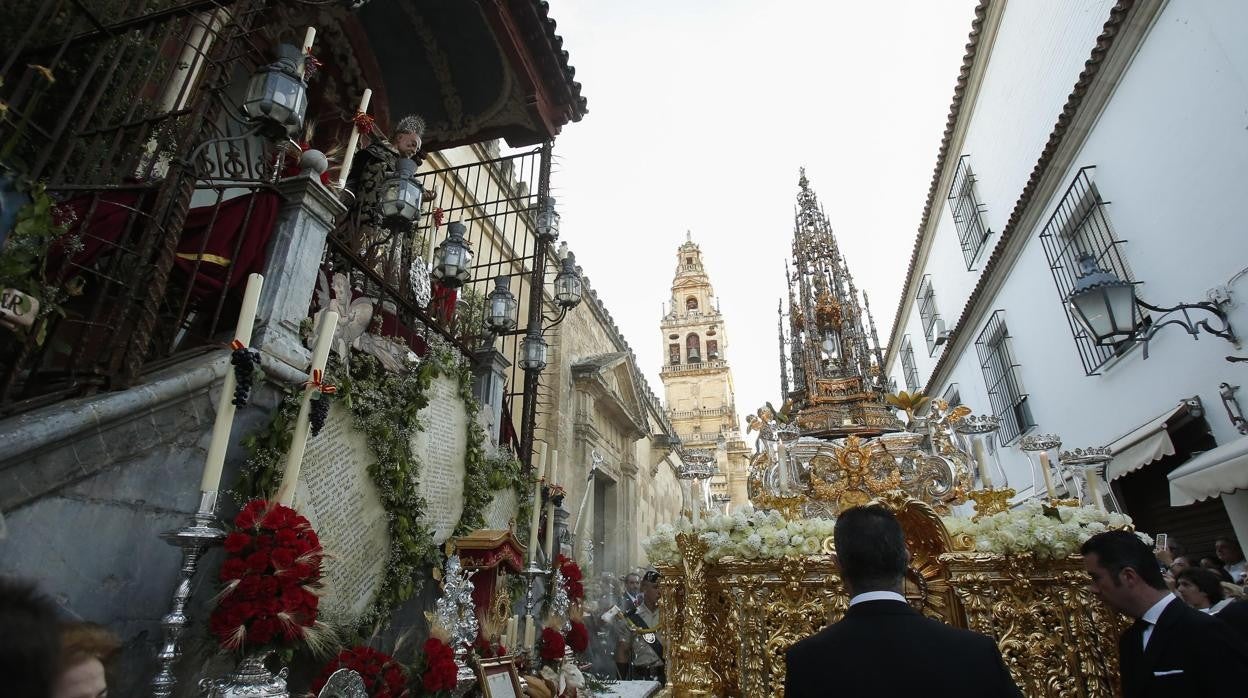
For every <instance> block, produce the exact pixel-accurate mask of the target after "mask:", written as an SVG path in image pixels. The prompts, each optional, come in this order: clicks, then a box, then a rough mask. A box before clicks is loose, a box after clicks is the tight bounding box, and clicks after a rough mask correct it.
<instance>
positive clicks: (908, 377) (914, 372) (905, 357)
mask: <svg viewBox="0 0 1248 698" xmlns="http://www.w3.org/2000/svg"><path fill="white" fill-rule="evenodd" d="M899 356H900V357H901V372H902V374H904V375H903V377H904V378H905V381H906V390H908V391H910V392H912V393H913V392H914V391H916V390H918V389H919V369H918V367H917V366H915V365H914V347H913V346H911V345H910V335H906V336H905V337H902V339H901V352H900V354H899Z"/></svg>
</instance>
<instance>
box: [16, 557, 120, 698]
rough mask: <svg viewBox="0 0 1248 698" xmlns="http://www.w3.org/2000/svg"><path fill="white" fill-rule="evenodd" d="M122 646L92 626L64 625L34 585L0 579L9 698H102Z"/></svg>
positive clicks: (90, 624)
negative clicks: (110, 663) (107, 669)
mask: <svg viewBox="0 0 1248 698" xmlns="http://www.w3.org/2000/svg"><path fill="white" fill-rule="evenodd" d="M120 647H121V645H120V643H119V642H118V641H117V638H116V637H114V636H113V634H112V633H110V632H108V631H107V630H105V629H104V628H102V627H100V626H99V625H96V624H94V623H85V622H78V621H75V622H64V621H61V620H60V619H59V616H58V613H57V608H56V604H54V603H53V602H52V601H51V600H50V599H48V598H47V597H46V596H44V595H42V594H40V593H39V592H38V591H37V590H36V589H35V587H34V586H32V585H29V584H25V583H21V582H18V581H15V580H10V579H6V578H4V577H0V676H3V677H4V678H3V679H2V681H3V685H4V690H3V691H0V693H2V694H3V695H5V696H7V697H9V698H104V697H105V696H107V695H108V685H107V680H106V678H105V666H106V665H107V663H108V660H109V659H110V658H111V657H112V656H113V655H114V654H116V653H117V650H118V649H120Z"/></svg>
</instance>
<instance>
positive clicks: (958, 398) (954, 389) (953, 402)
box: [940, 383, 962, 407]
mask: <svg viewBox="0 0 1248 698" xmlns="http://www.w3.org/2000/svg"><path fill="white" fill-rule="evenodd" d="M940 397H941V399H943V400H944V401H945V402H947V403H949V406H950V407H957V406H958V405H961V404H962V389H961V388H959V387H958V384H957V383H950V384H949V387H948V388H945V392H944V394H943V395H941V396H940Z"/></svg>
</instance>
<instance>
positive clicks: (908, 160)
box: [550, 0, 976, 415]
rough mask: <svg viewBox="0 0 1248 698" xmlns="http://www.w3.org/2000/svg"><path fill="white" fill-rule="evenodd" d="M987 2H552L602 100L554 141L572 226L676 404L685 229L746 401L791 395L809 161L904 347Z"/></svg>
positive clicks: (556, 186)
mask: <svg viewBox="0 0 1248 698" xmlns="http://www.w3.org/2000/svg"><path fill="white" fill-rule="evenodd" d="M975 4H976V3H975V0H893V1H891V2H879V1H876V2H865V1H863V0H857V1H855V2H848V1H846V0H825V1H823V2H810V1H807V2H801V1H799V0H772V1H771V2H767V3H761V2H757V1H756V0H753V1H750V2H746V1H744V0H715V1H712V0H630V1H629V2H619V0H552V1H551V9H550V15H551V17H553V18H554V19H555V20H556V21H557V22H558V32H559V34H561V35H562V36H563V38H564V48H565V49H566V50H567V51H568V52H569V54H570V59H569V61H570V63H571V65H572V66H574V67H575V68H576V79H577V80H578V81H580V82H581V83H582V85H583V94H584V95H585V96H586V97H587V98H588V100H589V113H588V115H587V116H586V117H585V118H584V119H583V120H582V121H581V122H580V123H574V124H568V125H567V126H565V127H564V130H563V133H562V135H560V136H559V138H558V139H557V140H556V141H555V149H554V153H555V158H556V159H555V167H554V171H553V175H552V180H551V186H552V190H553V191H552V193H553V194H554V195H555V196H556V198H557V200H558V202H559V210H560V213H561V214H562V224H561V237H562V239H563V240H566V241H567V242H568V245H569V246H570V248H571V250H572V251H573V252H575V253H576V256H577V261H578V263H579V264H580V265H581V266H582V267H583V269H584V272H585V275H586V276H587V277H588V279H589V282H590V285H591V286H592V288H593V289H594V290H595V291H596V292H597V293H598V296H599V298H600V299H601V300H602V301H603V303H604V304H605V306H606V308H607V309H608V311H610V313H611V315H612V316H613V317H614V318H615V320H616V323H617V325H618V326H619V328H620V330H621V332H622V333H623V335H624V337H625V339H626V340H627V341H628V343H629V345H630V346H631V347H632V349H633V352H634V353H635V354H636V355H637V360H638V363H639V364H640V367H641V370H642V372H643V373H644V375H645V377H646V380H647V382H649V384H650V388H651V390H653V391H654V393H655V394H656V395H658V396H659V397H660V398H662V397H663V384H662V382H661V381H660V380H659V367H660V366H661V365H662V361H663V358H664V351H665V349H664V347H665V346H666V341H665V340H664V339H663V336H662V333H661V332H660V331H659V321H660V319H661V315H662V308H663V303H664V302H666V301H667V300H668V299H669V297H670V295H671V283H672V278H673V276H674V274H675V270H676V250H677V248H678V247H679V246H680V244H681V243H682V242H684V239H685V233H686V230H687V231H689V232H691V233H692V235H693V240H694V242H696V243H698V244H699V245H700V247H701V249H702V256H703V261H704V263H705V265H706V269H707V272H708V273H709V275H710V278H711V283H712V284H713V285H714V287H715V292H716V295H717V296H718V298H719V303H720V310H721V312H722V314H723V316H724V322H725V324H726V327H727V336H728V342H729V344H728V347H727V349H726V352H725V358H727V359H728V361H729V364H730V366H731V367H732V373H733V381H734V385H735V388H736V405H737V410H738V412H739V413H741V414H742V415H744V414H746V413H748V412H753V411H754V410H755V409H756V408H757V407H759V406H761V405H762V404H763V403H764V402H765V401H768V400H770V401H772V402H774V403H776V404H777V405H778V404H779V399H780V379H779V358H778V357H779V354H778V347H777V339H776V306H777V302H778V300H779V299H780V298H781V297H782V296H784V295H785V288H784V260H785V258H786V257H787V256H788V250H789V244H790V242H791V240H792V232H793V231H792V228H793V207H794V202H795V198H796V195H797V179H798V168H799V167H802V166H804V167H805V168H806V174H807V176H808V178H809V179H810V182H811V187H812V188H813V189H814V190H815V192H816V193H817V194H818V196H819V199H820V201H821V202H822V203H823V206H824V208H825V209H826V211H827V214H828V218H829V219H830V220H831V223H832V226H833V230H834V231H835V233H836V236H837V241H838V242H839V244H840V247H841V251H842V253H843V254H844V255H845V256H846V258H847V259H848V262H849V265H850V271H851V272H852V273H853V275H854V278H855V281H856V282H857V285H858V287H859V289H864V290H866V291H867V292H868V293H869V294H870V297H871V308H872V311H873V313H874V315H875V318H876V322H877V324H878V325H879V331H880V339H881V342H887V341H888V333H889V329H890V327H891V325H892V320H893V316H894V314H895V313H896V309H897V300H898V295H899V294H900V292H901V285H902V283H903V281H904V278H903V277H904V274H905V272H906V266H907V264H908V262H909V257H910V250H911V247H912V246H913V243H914V238H915V235H916V231H917V229H918V225H919V220H920V217H921V214H922V210H923V205H924V203H925V200H926V196H927V190H928V186H929V184H930V182H931V177H932V171H933V168H934V167H935V163H936V155H937V151H938V149H939V147H940V138H941V134H942V133H943V132H944V128H945V120H946V117H947V115H948V112H949V104H950V102H951V100H952V97H953V89H954V85H955V83H956V80H957V76H958V70H959V68H960V66H961V63H962V56H963V53H964V51H965V45H966V42H967V35H968V34H969V32H970V29H971V20H972V19H973V10H974V6H975Z"/></svg>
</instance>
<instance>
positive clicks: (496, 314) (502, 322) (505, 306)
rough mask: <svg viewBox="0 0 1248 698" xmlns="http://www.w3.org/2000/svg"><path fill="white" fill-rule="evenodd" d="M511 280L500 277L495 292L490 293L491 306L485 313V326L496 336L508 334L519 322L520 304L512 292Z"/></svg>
mask: <svg viewBox="0 0 1248 698" xmlns="http://www.w3.org/2000/svg"><path fill="white" fill-rule="evenodd" d="M510 286H511V279H510V278H509V277H506V276H500V277H498V278H496V279H494V290H493V291H490V296H489V305H488V307H487V308H486V311H485V326H486V328H487V329H488V330H490V331H491V332H493V333H494V334H500V333H503V332H506V331H508V330H510V329H512V328H513V327H515V326H516V322H517V321H518V320H519V304H517V303H516V296H515V294H513V293H512V292H511V287H510Z"/></svg>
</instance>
